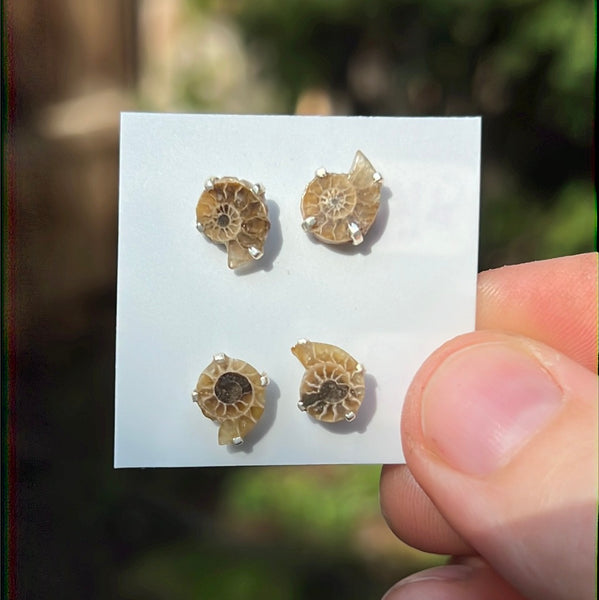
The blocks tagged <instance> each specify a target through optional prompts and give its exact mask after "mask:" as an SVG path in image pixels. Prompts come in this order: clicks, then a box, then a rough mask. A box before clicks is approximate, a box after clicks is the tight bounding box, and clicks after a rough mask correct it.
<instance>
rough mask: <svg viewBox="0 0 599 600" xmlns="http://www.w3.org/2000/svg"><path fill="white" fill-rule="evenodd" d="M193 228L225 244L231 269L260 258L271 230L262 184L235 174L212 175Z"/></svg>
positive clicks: (199, 202) (199, 201) (207, 182)
mask: <svg viewBox="0 0 599 600" xmlns="http://www.w3.org/2000/svg"><path fill="white" fill-rule="evenodd" d="M196 227H197V229H198V231H200V232H202V233H203V234H204V235H206V237H208V238H209V239H210V240H212V241H213V242H216V243H218V244H224V245H225V246H226V248H227V264H228V265H229V268H230V269H236V268H237V267H241V266H242V265H245V264H246V263H248V262H251V261H252V260H258V259H259V258H262V255H263V254H264V242H265V240H266V236H267V234H268V230H269V229H270V221H269V220H268V208H267V206H266V201H265V192H264V186H263V185H262V184H259V183H257V184H252V183H250V182H249V181H245V180H244V179H236V178H235V177H220V178H219V177H211V178H210V179H208V180H207V181H206V183H205V184H204V192H203V193H202V195H201V196H200V199H199V200H198V204H197V206H196Z"/></svg>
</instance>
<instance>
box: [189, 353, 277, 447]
mask: <svg viewBox="0 0 599 600" xmlns="http://www.w3.org/2000/svg"><path fill="white" fill-rule="evenodd" d="M268 383H269V379H268V377H267V375H266V373H258V371H256V369H254V367H252V366H251V365H249V364H248V363H246V362H243V361H242V360H239V359H238V358H229V357H228V356H227V355H226V354H215V355H214V357H213V359H212V362H211V363H210V364H209V365H208V366H207V367H206V368H205V369H204V370H203V371H202V373H201V375H200V377H199V379H198V383H197V385H196V387H195V390H194V391H193V393H192V395H191V396H192V399H193V401H194V402H196V403H197V405H198V406H199V407H200V408H201V409H202V412H203V413H204V416H205V417H208V418H209V419H212V420H213V421H215V422H216V423H218V424H219V425H220V428H219V430H218V443H219V444H221V445H224V444H234V445H236V446H237V445H239V444H241V443H243V439H244V437H245V436H246V435H247V434H248V433H249V432H250V431H251V430H252V429H253V428H254V427H255V425H256V423H257V422H258V420H259V419H260V417H261V416H262V413H263V412H264V398H265V395H266V386H267V385H268Z"/></svg>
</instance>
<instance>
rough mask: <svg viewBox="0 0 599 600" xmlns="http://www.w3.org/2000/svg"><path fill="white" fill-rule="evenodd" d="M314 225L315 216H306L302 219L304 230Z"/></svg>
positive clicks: (309, 229)
mask: <svg viewBox="0 0 599 600" xmlns="http://www.w3.org/2000/svg"><path fill="white" fill-rule="evenodd" d="M315 225H316V217H308V218H306V219H304V220H303V221H302V229H303V230H304V231H306V232H308V231H311V230H312V229H314V226H315Z"/></svg>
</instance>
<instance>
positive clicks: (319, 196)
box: [301, 150, 383, 246]
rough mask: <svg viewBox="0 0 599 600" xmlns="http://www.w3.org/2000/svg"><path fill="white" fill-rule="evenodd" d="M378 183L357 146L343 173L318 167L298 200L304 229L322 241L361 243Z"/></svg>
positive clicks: (376, 203) (369, 223) (374, 208)
mask: <svg viewBox="0 0 599 600" xmlns="http://www.w3.org/2000/svg"><path fill="white" fill-rule="evenodd" d="M382 185H383V177H382V175H381V174H380V173H379V172H378V171H376V170H375V168H374V167H373V166H372V165H371V164H370V161H369V160H368V159H367V158H366V157H365V156H364V154H362V152H360V150H358V151H357V152H356V155H355V157H354V162H353V163H352V166H351V169H350V171H349V173H347V174H346V173H328V172H327V171H326V169H324V168H321V169H318V170H317V171H316V177H314V179H313V180H312V181H311V182H310V183H309V184H308V186H307V187H306V191H305V192H304V195H303V197H302V201H301V211H302V217H303V219H304V220H303V222H302V227H303V228H304V231H306V232H308V233H311V234H312V235H313V236H314V237H316V238H317V239H319V240H320V241H322V242H325V243H326V244H344V243H346V242H351V243H352V244H354V246H357V245H358V244H361V243H362V242H363V241H364V236H365V235H366V233H367V232H368V230H369V229H370V227H371V226H372V224H373V222H374V219H375V218H376V215H377V212H378V210H379V205H380V199H381V188H382Z"/></svg>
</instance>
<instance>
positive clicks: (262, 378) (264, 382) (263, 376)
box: [260, 373, 270, 387]
mask: <svg viewBox="0 0 599 600" xmlns="http://www.w3.org/2000/svg"><path fill="white" fill-rule="evenodd" d="M269 383H270V378H269V376H268V375H267V374H266V373H261V374H260V385H261V386H262V387H266V386H267V385H268V384H269Z"/></svg>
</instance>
